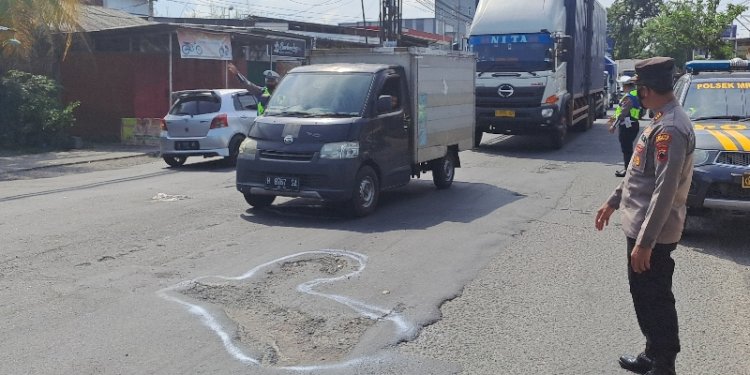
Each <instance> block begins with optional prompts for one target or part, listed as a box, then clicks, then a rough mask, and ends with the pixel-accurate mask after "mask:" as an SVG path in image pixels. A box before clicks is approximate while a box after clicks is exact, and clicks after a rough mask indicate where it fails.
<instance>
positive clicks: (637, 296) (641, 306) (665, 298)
mask: <svg viewBox="0 0 750 375" xmlns="http://www.w3.org/2000/svg"><path fill="white" fill-rule="evenodd" d="M633 247H635V239H633V238H628V281H629V283H630V294H631V295H632V296H633V306H634V307H635V315H636V317H637V318H638V325H639V326H640V327H641V332H642V333H643V335H644V336H645V337H646V355H648V356H649V357H650V358H652V359H667V360H668V359H670V358H671V359H672V361H674V358H675V357H676V356H677V353H678V352H679V351H680V339H679V335H678V331H679V329H678V325H677V310H676V309H675V299H674V294H672V275H673V274H674V260H673V259H672V256H671V253H672V251H673V250H674V249H675V248H677V244H676V243H673V244H656V246H655V247H654V249H653V251H652V252H651V269H650V270H648V271H646V272H642V273H635V272H634V271H633V267H631V265H630V253H631V252H632V251H633Z"/></svg>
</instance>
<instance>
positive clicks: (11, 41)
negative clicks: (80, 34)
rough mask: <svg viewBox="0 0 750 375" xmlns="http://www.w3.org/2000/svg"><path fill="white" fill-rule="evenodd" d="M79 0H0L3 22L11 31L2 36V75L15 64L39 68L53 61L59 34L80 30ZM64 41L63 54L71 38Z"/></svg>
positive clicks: (0, 17)
mask: <svg viewBox="0 0 750 375" xmlns="http://www.w3.org/2000/svg"><path fill="white" fill-rule="evenodd" d="M78 3H79V2H78V0H0V25H2V26H5V27H7V28H9V29H10V30H12V36H7V35H5V34H7V32H6V33H3V34H2V35H0V46H2V47H0V48H1V49H2V50H1V52H2V58H1V59H0V74H1V73H2V72H3V71H6V70H8V69H10V68H14V67H15V68H22V69H24V70H29V71H40V70H44V69H43V68H42V67H44V66H45V64H48V63H49V61H54V60H55V59H56V58H57V55H56V53H55V47H56V46H58V45H59V44H58V43H56V35H57V34H56V33H59V32H60V31H73V30H76V29H78ZM68 35H70V34H68ZM63 40H64V41H65V43H64V47H63V48H62V51H61V52H62V54H63V55H64V54H65V52H66V51H67V48H68V46H69V45H70V42H71V37H70V36H68V37H67V38H64V39H63ZM40 64H41V67H40Z"/></svg>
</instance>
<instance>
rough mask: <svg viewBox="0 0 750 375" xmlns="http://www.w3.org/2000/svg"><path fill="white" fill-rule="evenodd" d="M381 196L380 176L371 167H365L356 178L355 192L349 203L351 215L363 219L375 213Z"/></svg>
mask: <svg viewBox="0 0 750 375" xmlns="http://www.w3.org/2000/svg"><path fill="white" fill-rule="evenodd" d="M379 196H380V183H379V181H378V175H377V174H376V173H375V170H373V169H372V168H371V167H369V166H367V165H365V166H363V167H362V168H360V169H359V172H357V177H355V178H354V191H353V193H352V198H351V200H350V201H349V204H348V206H349V213H350V214H351V215H352V216H355V217H362V216H367V215H369V214H371V213H372V212H373V211H375V207H377V205H378V197H379Z"/></svg>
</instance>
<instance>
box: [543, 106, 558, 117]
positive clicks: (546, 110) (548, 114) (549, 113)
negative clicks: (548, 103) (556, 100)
mask: <svg viewBox="0 0 750 375" xmlns="http://www.w3.org/2000/svg"><path fill="white" fill-rule="evenodd" d="M554 113H555V110H554V109H553V108H544V109H542V117H552V114H554Z"/></svg>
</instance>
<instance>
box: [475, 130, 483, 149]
mask: <svg viewBox="0 0 750 375" xmlns="http://www.w3.org/2000/svg"><path fill="white" fill-rule="evenodd" d="M483 135H484V132H483V131H482V130H481V129H479V128H477V129H475V130H474V147H475V148H476V147H479V145H480V144H481V143H482V136H483Z"/></svg>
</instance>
